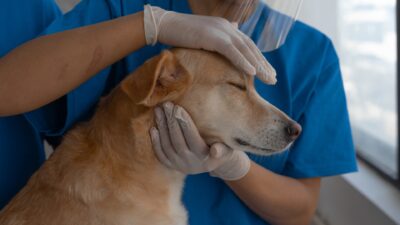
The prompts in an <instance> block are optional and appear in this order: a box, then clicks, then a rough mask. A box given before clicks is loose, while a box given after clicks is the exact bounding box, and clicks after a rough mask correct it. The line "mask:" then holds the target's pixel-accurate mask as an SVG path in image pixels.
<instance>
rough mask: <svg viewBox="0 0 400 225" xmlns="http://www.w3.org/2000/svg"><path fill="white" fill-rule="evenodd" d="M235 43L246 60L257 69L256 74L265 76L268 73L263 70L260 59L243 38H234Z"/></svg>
mask: <svg viewBox="0 0 400 225" xmlns="http://www.w3.org/2000/svg"><path fill="white" fill-rule="evenodd" d="M239 32H240V31H239ZM234 43H235V46H236V48H237V49H238V50H239V51H240V52H241V53H242V55H243V56H244V57H245V58H246V60H247V61H248V62H249V63H250V64H251V65H252V66H253V67H254V68H255V69H256V74H259V73H260V72H261V73H263V74H265V73H266V72H265V70H263V66H262V64H260V62H259V60H258V58H257V57H256V55H255V53H254V50H253V49H251V48H250V47H249V46H248V44H247V43H246V41H245V40H244V39H243V38H242V37H240V36H238V37H236V38H234ZM253 75H255V74H253ZM265 75H266V74H265Z"/></svg>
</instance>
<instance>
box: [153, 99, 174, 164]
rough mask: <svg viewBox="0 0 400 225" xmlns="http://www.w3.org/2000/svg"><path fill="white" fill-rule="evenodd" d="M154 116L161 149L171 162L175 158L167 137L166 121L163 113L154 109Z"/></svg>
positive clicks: (158, 109)
mask: <svg viewBox="0 0 400 225" xmlns="http://www.w3.org/2000/svg"><path fill="white" fill-rule="evenodd" d="M154 111H155V114H156V124H157V128H158V131H159V134H160V140H161V147H162V150H163V151H164V153H165V154H166V156H167V157H168V158H169V159H170V160H171V161H173V160H172V159H173V158H177V156H176V152H175V150H174V148H173V146H172V144H171V140H170V137H169V130H168V125H167V121H166V118H165V115H164V111H163V110H162V109H161V108H159V107H156V108H155V110H154Z"/></svg>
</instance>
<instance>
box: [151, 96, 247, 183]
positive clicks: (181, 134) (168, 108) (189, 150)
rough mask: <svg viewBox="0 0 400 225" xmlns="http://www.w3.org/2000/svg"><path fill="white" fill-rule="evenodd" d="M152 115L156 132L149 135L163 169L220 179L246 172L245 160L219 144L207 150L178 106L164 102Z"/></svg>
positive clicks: (230, 177)
mask: <svg viewBox="0 0 400 225" xmlns="http://www.w3.org/2000/svg"><path fill="white" fill-rule="evenodd" d="M155 114H156V124H157V127H158V129H156V128H154V127H153V128H152V129H151V130H150V135H151V140H152V143H153V148H154V151H155V153H156V155H157V157H158V159H159V160H160V161H161V162H162V163H163V164H164V165H165V166H167V167H169V168H171V169H175V170H178V171H180V172H182V173H185V174H199V173H205V172H211V175H212V176H216V177H219V178H221V179H224V180H239V179H241V178H242V177H244V176H245V175H246V174H247V173H248V171H249V169H250V159H249V157H248V156H247V155H246V154H245V153H244V152H242V151H237V150H232V149H230V148H228V147H227V146H226V145H224V144H221V143H217V144H213V145H212V146H211V147H209V146H208V145H207V144H206V143H205V142H204V140H203V139H202V138H201V136H200V134H199V132H198V130H197V128H196V127H195V125H194V123H193V121H192V119H191V118H190V116H189V114H188V113H187V112H186V111H185V110H184V109H183V108H182V107H180V106H174V105H173V104H172V103H170V102H168V103H165V104H164V105H163V107H162V108H156V109H155Z"/></svg>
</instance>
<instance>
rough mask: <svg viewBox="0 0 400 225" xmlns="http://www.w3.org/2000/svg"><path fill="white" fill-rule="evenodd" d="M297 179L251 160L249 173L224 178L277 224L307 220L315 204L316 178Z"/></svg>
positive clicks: (267, 218) (240, 196)
mask: <svg viewBox="0 0 400 225" xmlns="http://www.w3.org/2000/svg"><path fill="white" fill-rule="evenodd" d="M310 180H311V181H310V182H309V183H308V180H302V181H299V180H296V179H292V178H289V177H284V176H280V175H277V174H274V173H272V172H270V171H268V170H266V169H264V168H262V167H261V166H259V165H257V164H256V163H254V162H252V165H251V169H250V171H249V173H248V174H247V175H246V176H245V177H243V178H242V179H240V180H238V181H227V184H228V185H229V186H230V187H231V188H232V190H233V191H234V192H235V193H236V194H237V195H238V196H239V198H241V199H242V201H244V202H245V203H246V205H248V206H249V208H251V209H252V210H253V211H254V212H255V213H257V214H258V215H259V216H261V217H262V218H264V219H265V220H267V221H269V222H270V223H272V224H276V225H292V224H293V225H301V224H304V225H305V224H309V222H310V220H311V218H312V216H313V214H314V212H315V208H316V202H317V199H318V191H319V179H316V180H315V179H310Z"/></svg>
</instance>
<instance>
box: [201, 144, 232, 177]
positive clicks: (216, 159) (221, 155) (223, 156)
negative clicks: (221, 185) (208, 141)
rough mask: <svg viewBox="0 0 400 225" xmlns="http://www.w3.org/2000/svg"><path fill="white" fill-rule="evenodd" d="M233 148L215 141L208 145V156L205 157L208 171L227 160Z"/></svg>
mask: <svg viewBox="0 0 400 225" xmlns="http://www.w3.org/2000/svg"><path fill="white" fill-rule="evenodd" d="M232 152H233V150H232V149H230V148H228V147H227V146H226V145H224V144H221V143H217V144H213V145H212V146H211V147H210V157H209V158H208V159H207V169H208V171H213V170H215V169H216V168H218V167H219V166H220V165H222V164H223V163H224V162H225V161H227V160H229V158H230V155H231V154H232Z"/></svg>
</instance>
